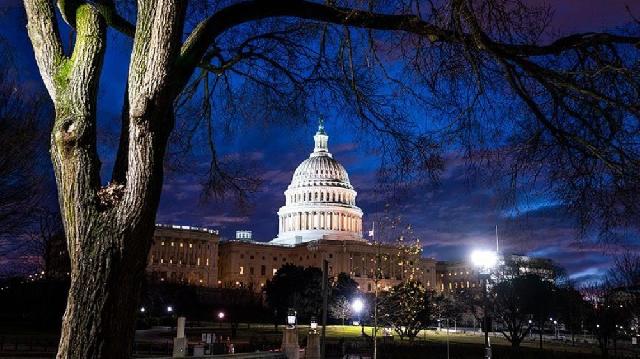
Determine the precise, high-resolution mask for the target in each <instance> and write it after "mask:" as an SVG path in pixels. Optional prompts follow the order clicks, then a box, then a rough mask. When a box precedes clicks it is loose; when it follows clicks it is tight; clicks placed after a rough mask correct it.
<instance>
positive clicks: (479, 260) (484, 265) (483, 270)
mask: <svg viewBox="0 0 640 359" xmlns="http://www.w3.org/2000/svg"><path fill="white" fill-rule="evenodd" d="M497 262H498V255H497V253H496V252H493V251H487V250H475V251H473V252H472V253H471V263H473V265H474V266H476V267H477V268H478V276H479V278H480V280H481V281H483V282H484V285H483V289H482V290H483V301H482V312H483V320H482V321H483V323H484V358H485V359H491V346H490V345H489V320H488V317H487V301H488V298H487V291H488V287H487V285H488V282H489V278H490V277H491V270H492V269H493V267H494V266H495V265H496V263H497Z"/></svg>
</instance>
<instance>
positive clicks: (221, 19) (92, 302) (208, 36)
mask: <svg viewBox="0 0 640 359" xmlns="http://www.w3.org/2000/svg"><path fill="white" fill-rule="evenodd" d="M186 4H187V1H182V0H138V4H137V12H136V24H135V25H133V24H130V23H128V22H127V20H126V19H124V18H122V17H121V16H119V15H118V14H117V12H116V10H115V6H114V2H113V0H96V1H91V2H85V1H80V0H66V1H62V0H59V1H58V2H57V6H58V9H59V11H60V13H61V15H62V18H63V20H64V21H65V22H66V23H67V24H68V25H69V26H71V27H72V28H74V29H75V31H76V39H75V44H74V45H73V52H72V54H71V55H70V56H67V55H66V54H65V53H64V50H63V46H62V42H61V41H60V35H59V31H58V25H57V20H56V15H55V9H54V6H53V4H52V1H50V0H24V5H25V9H26V13H27V19H28V25H27V29H28V32H29V37H30V39H31V42H32V45H33V49H34V53H35V58H36V62H37V64H38V68H39V70H40V74H41V77H42V80H43V82H44V84H45V86H46V88H47V91H48V93H49V95H50V97H51V99H52V101H53V104H54V108H55V123H54V126H53V130H52V133H51V144H50V145H51V158H52V162H53V166H54V170H55V176H56V181H57V189H58V196H59V203H60V208H61V212H62V217H63V224H64V229H65V235H66V240H67V245H68V248H69V256H70V260H71V288H70V291H69V296H68V303H67V309H66V312H65V314H64V319H63V325H62V336H61V339H60V345H59V349H58V354H57V356H58V358H83V359H84V358H127V357H129V356H130V353H131V349H132V341H133V334H134V329H135V328H134V324H135V313H136V308H137V301H138V294H139V292H140V283H141V279H142V276H143V275H144V269H145V264H146V258H147V255H148V251H149V248H150V245H151V241H152V235H153V230H154V222H155V214H156V210H157V207H158V203H159V198H160V192H161V186H162V180H163V168H162V165H163V158H164V155H165V150H166V145H167V141H168V137H169V134H170V132H171V130H172V128H173V124H174V118H173V109H172V107H173V103H174V101H175V99H176V97H177V96H178V94H179V93H180V92H181V91H182V89H183V87H184V86H185V84H186V83H187V81H188V80H189V79H190V77H191V76H192V74H193V71H194V69H195V68H196V67H197V66H199V65H200V61H202V58H203V56H204V55H205V52H206V51H207V49H208V48H209V47H210V46H211V44H212V43H214V42H215V39H216V37H217V36H218V35H220V34H221V33H223V32H224V31H225V30H227V29H229V28H231V27H234V26H236V25H239V24H242V23H246V22H249V21H255V20H259V19H264V18H267V17H283V16H284V17H298V18H301V19H311V20H317V21H325V22H330V23H336V24H343V25H346V26H355V27H361V28H372V29H378V30H391V31H406V32H411V33H414V34H416V35H418V36H425V37H428V38H429V39H430V41H442V42H449V43H454V44H465V45H467V44H469V43H477V45H478V46H482V47H485V48H490V49H491V50H492V53H493V54H494V55H495V56H504V57H506V58H509V59H520V58H527V57H531V56H545V55H554V54H558V53H562V52H563V51H567V50H571V49H574V48H576V47H580V46H585V44H629V43H633V44H635V43H638V42H639V39H638V38H632V37H623V36H616V35H609V34H595V35H594V34H583V35H581V36H577V35H576V36H569V37H566V38H563V39H559V40H558V41H556V42H553V43H551V44H549V45H545V46H534V45H519V44H506V43H499V42H494V41H492V40H491V39H489V38H487V37H486V36H485V37H481V38H480V40H478V36H475V37H474V36H470V35H467V34H460V33H456V32H453V31H451V30H448V29H442V28H438V27H437V26H434V25H433V24H430V23H428V22H425V21H423V20H422V19H421V18H420V17H418V16H414V15H386V14H376V13H372V12H367V11H362V10H355V9H347V8H340V7H335V6H332V5H323V4H320V3H312V2H307V1H301V0H280V1H273V2H269V1H260V0H254V1H243V2H239V3H237V4H234V5H229V6H228V7H226V8H222V9H220V10H218V11H217V12H215V13H214V14H213V15H211V16H210V17H208V18H206V19H205V20H203V21H202V22H201V23H200V24H199V25H198V26H196V27H195V28H194V30H193V32H192V33H191V34H190V35H189V36H188V37H187V39H186V41H185V42H184V44H182V43H181V37H182V34H183V23H184V17H185V8H186ZM107 26H112V27H113V28H115V29H117V30H118V31H120V32H122V33H123V34H125V35H127V36H133V38H134V42H133V50H132V54H131V60H130V66H129V78H128V82H127V98H126V100H125V105H124V110H123V114H122V120H123V121H122V123H123V125H122V129H121V139H120V145H119V148H118V153H117V160H116V164H115V166H114V170H113V175H112V181H111V182H110V183H109V184H107V185H106V186H102V185H101V179H100V160H99V158H98V153H97V145H96V102H97V89H98V81H99V78H100V72H101V67H102V60H103V57H104V54H105V46H106V28H107Z"/></svg>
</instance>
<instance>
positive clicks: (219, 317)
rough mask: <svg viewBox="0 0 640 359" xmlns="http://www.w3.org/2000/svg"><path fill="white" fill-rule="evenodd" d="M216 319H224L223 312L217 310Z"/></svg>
mask: <svg viewBox="0 0 640 359" xmlns="http://www.w3.org/2000/svg"><path fill="white" fill-rule="evenodd" d="M218 319H220V320H223V319H224V312H218Z"/></svg>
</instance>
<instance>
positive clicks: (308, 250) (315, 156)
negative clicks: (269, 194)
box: [147, 123, 529, 292]
mask: <svg viewBox="0 0 640 359" xmlns="http://www.w3.org/2000/svg"><path fill="white" fill-rule="evenodd" d="M328 139H329V136H328V135H327V133H326V131H325V129H324V126H323V124H322V123H320V126H319V127H318V131H317V132H316V134H315V136H314V142H315V146H314V150H313V152H312V153H311V154H310V155H309V158H308V159H306V160H304V161H303V162H302V163H301V164H300V165H299V166H298V167H297V168H296V170H295V172H294V174H293V178H292V181H291V184H290V185H289V186H288V188H287V190H286V191H285V192H284V195H285V205H284V206H282V207H281V208H280V209H279V211H278V213H277V214H278V235H277V236H276V238H274V239H273V240H271V241H270V242H259V241H255V240H254V238H253V235H252V232H251V231H247V230H242V231H237V232H236V238H235V240H228V241H220V238H219V236H218V232H217V231H214V230H208V229H200V228H194V227H188V226H158V227H157V228H156V233H155V235H154V242H153V246H152V248H151V252H150V253H149V265H148V267H147V271H148V272H149V273H150V275H151V277H152V278H153V279H155V280H159V281H169V282H178V283H185V284H195V285H203V286H209V287H245V288H251V289H253V290H255V291H260V290H261V288H262V287H264V286H265V285H266V282H267V281H268V280H270V279H271V278H272V277H273V276H274V275H275V273H276V272H277V271H278V269H280V268H281V267H282V266H283V265H284V264H294V265H299V266H303V267H318V268H322V263H323V261H324V260H326V261H328V274H329V276H331V277H335V276H337V275H338V274H339V273H341V272H344V273H347V274H349V275H350V276H351V278H352V279H354V280H355V281H356V282H357V283H358V285H359V288H360V290H361V291H363V292H372V291H374V290H375V285H376V283H375V278H374V277H375V273H376V271H378V272H379V273H381V277H382V278H381V279H380V280H379V281H378V287H379V289H381V290H387V289H389V288H390V287H392V286H394V285H396V284H399V283H401V282H402V281H403V280H405V279H407V278H409V277H410V276H413V278H415V279H416V280H419V281H420V282H422V283H423V285H424V286H425V287H427V288H430V289H433V290H436V291H440V292H455V291H456V290H459V289H466V288H479V287H480V282H479V279H478V275H477V272H476V271H475V270H474V269H473V268H472V266H471V265H470V264H469V263H468V262H466V261H461V262H437V263H436V261H435V260H434V259H430V258H422V257H421V256H420V255H419V254H413V255H406V254H403V253H402V250H401V249H400V248H399V247H397V246H395V245H392V244H380V245H376V244H373V243H371V242H369V241H367V240H366V239H364V238H363V236H362V231H363V228H362V215H363V213H362V210H361V209H360V208H359V207H357V205H356V196H357V192H356V191H355V189H354V187H353V186H352V185H351V183H350V181H349V175H348V173H347V171H346V170H345V168H344V167H343V166H342V165H341V164H340V163H339V162H338V161H337V160H336V159H334V158H333V155H332V154H331V153H330V152H329V148H328ZM527 268H528V267H526V266H525V267H524V269H523V270H525V271H528V270H529V269H527ZM376 269H378V270H376Z"/></svg>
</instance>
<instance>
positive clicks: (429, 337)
mask: <svg viewBox="0 0 640 359" xmlns="http://www.w3.org/2000/svg"><path fill="white" fill-rule="evenodd" d="M247 326H249V327H248V328H247ZM216 327H217V328H219V324H217V325H215V324H214V325H213V328H216ZM224 328H225V331H226V330H227V328H228V324H226V325H224ZM282 328H283V326H279V327H278V330H277V331H275V330H274V327H273V325H265V324H240V325H239V328H238V332H237V335H238V337H239V338H246V339H247V340H248V339H249V338H251V337H255V336H261V337H267V338H269V339H271V340H274V341H277V340H279V339H280V337H281V335H282ZM298 328H299V329H300V336H301V337H302V338H301V339H304V337H305V336H306V333H307V332H308V330H309V327H308V326H306V325H299V326H298ZM318 330H320V328H318ZM361 330H362V329H361V327H360V326H354V325H345V326H342V325H329V326H327V333H326V335H327V338H328V339H329V340H332V339H333V340H338V339H340V338H344V339H356V338H359V337H360V336H361ZM364 331H365V333H366V334H367V335H371V333H372V331H373V327H369V326H365V328H364ZM394 334H395V332H394ZM378 337H380V338H381V337H382V329H381V328H378ZM415 340H416V341H417V342H422V343H424V342H427V343H435V344H438V343H440V344H443V345H444V344H446V342H447V340H448V341H449V344H450V345H452V346H453V345H456V344H477V345H482V344H483V343H484V336H483V335H482V333H477V334H470V333H466V334H465V333H461V332H457V333H456V332H453V331H450V332H449V334H448V335H447V332H446V331H445V330H442V331H435V330H423V331H421V332H420V333H419V335H418V336H417V337H416V339H415ZM490 340H491V345H492V346H505V347H509V346H511V343H509V342H508V341H507V340H506V339H505V338H504V337H503V336H502V334H497V335H492V336H491V337H490ZM394 342H400V337H399V336H397V335H394ZM404 342H409V340H408V339H405V340H404ZM521 345H522V346H523V347H526V348H538V345H539V344H538V341H537V337H536V338H535V340H530V339H527V340H526V341H525V342H523V343H522V344H521ZM543 348H544V349H549V350H553V351H565V352H576V353H594V352H598V348H596V347H595V346H594V345H588V344H576V345H575V346H572V345H570V344H565V343H560V342H549V341H544V342H543Z"/></svg>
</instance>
